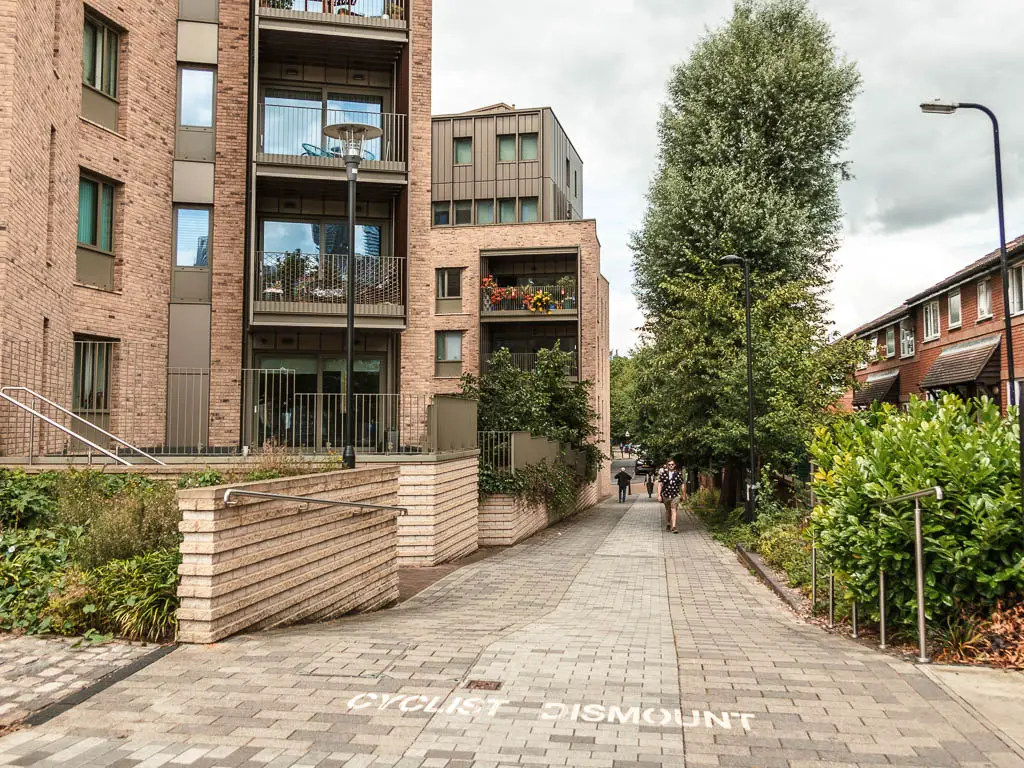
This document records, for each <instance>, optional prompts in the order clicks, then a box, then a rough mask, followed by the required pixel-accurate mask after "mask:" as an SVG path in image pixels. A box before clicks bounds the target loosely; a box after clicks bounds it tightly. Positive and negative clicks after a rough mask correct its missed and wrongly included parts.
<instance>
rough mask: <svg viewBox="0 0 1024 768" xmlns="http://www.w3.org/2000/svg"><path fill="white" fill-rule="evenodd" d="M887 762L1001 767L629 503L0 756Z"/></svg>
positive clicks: (443, 763)
mask: <svg viewBox="0 0 1024 768" xmlns="http://www.w3.org/2000/svg"><path fill="white" fill-rule="evenodd" d="M21 656H24V657H31V656H36V657H37V658H36V659H34V660H33V661H30V662H25V663H27V664H28V663H36V662H37V661H38V657H39V655H38V654H32V653H30V652H23V653H21ZM39 679H40V680H41V681H53V680H60V679H61V675H60V674H50V675H41V676H40V678H39ZM470 680H491V681H496V682H498V683H500V688H499V689H498V690H491V691H488V690H472V689H469V688H467V687H465V686H466V684H467V683H468V681H470ZM0 682H2V681H0ZM42 684H45V683H42ZM0 688H2V686H0ZM900 763H902V764H906V765H932V766H946V765H949V766H959V767H962V768H968V767H969V766H975V765H978V766H980V765H988V766H999V768H1024V759H1021V757H1020V756H1019V755H1017V754H1016V753H1015V752H1014V751H1013V749H1012V748H1011V747H1010V746H1008V743H1007V741H1006V740H1005V739H1003V738H1001V736H1000V734H998V733H996V732H994V731H993V730H992V729H991V728H990V727H989V726H988V725H987V724H986V723H983V722H980V721H978V720H977V719H976V718H975V717H974V716H972V715H971V714H970V713H968V712H967V711H966V710H964V709H963V708H962V707H961V706H960V705H959V704H958V703H957V702H956V701H954V700H952V699H950V698H949V697H948V696H947V695H946V694H945V692H944V689H942V688H941V687H940V686H936V685H935V684H934V683H933V682H932V681H931V680H929V679H928V678H927V677H926V676H925V675H923V674H922V673H921V672H920V671H919V670H918V669H917V668H916V667H914V666H913V665H910V664H906V663H903V662H901V661H897V660H894V659H892V658H891V657H887V656H882V655H880V654H877V653H874V652H873V651H871V650H870V649H868V648H865V647H863V646H860V645H857V644H855V643H852V642H849V641H847V640H845V639H844V638H842V637H838V636H834V635H828V634H826V633H823V632H821V631H820V630H819V629H817V628H816V627H813V626H810V625H808V624H805V623H803V622H801V621H800V620H799V619H798V618H796V617H795V616H793V615H792V614H791V613H789V612H788V611H787V610H786V609H785V608H784V607H783V606H782V604H781V603H780V602H778V601H777V600H776V598H775V597H774V596H773V595H772V594H771V593H770V592H769V591H768V590H766V589H765V588H764V587H763V586H762V585H761V584H759V583H758V582H756V581H755V580H754V579H753V577H751V576H750V575H749V574H748V573H747V572H746V571H745V570H744V569H743V568H742V567H741V566H740V565H739V563H738V562H737V560H736V558H735V556H734V555H733V554H732V553H730V552H729V551H727V550H726V549H724V548H723V547H721V546H720V545H718V544H716V543H715V542H714V541H713V540H712V539H711V538H710V537H709V536H708V535H707V534H706V533H705V532H704V531H703V530H702V529H700V527H699V526H698V525H697V523H696V521H695V520H694V519H693V518H692V516H690V515H688V514H684V515H683V516H682V520H681V524H680V534H679V535H671V534H666V533H665V532H664V531H663V530H662V529H661V526H660V510H659V508H658V506H657V505H656V504H654V503H650V502H647V501H637V502H635V503H633V504H632V505H630V506H626V505H621V506H620V505H617V504H606V505H602V506H599V507H597V508H595V509H593V510H591V511H589V512H587V513H584V514H582V515H580V516H578V517H577V518H575V519H574V520H572V521H570V522H568V523H567V524H564V525H559V526H556V527H555V528H552V529H549V530H547V531H544V532H542V533H540V534H538V535H537V536H535V537H534V538H532V539H530V540H529V541H527V542H525V543H523V544H521V545H520V546H518V547H515V548H512V549H510V550H505V551H502V552H499V553H497V554H494V555H492V556H490V557H488V558H486V559H484V560H481V561H478V562H474V563H471V564H469V565H467V566H465V567H463V568H460V569H458V570H455V571H453V572H451V573H449V574H447V575H446V576H445V577H444V578H442V579H440V580H439V581H437V582H435V583H433V584H432V585H430V586H429V587H427V588H426V589H425V590H423V591H422V592H420V593H419V594H417V595H416V596H415V597H413V598H411V599H410V600H408V601H407V602H405V603H403V604H401V605H400V606H399V607H397V608H393V609H391V610H387V611H382V612H379V613H375V614H368V615H362V616H353V617H348V618H345V619H342V620H340V621H337V622H332V623H328V624H321V625H314V626H304V627H297V628H291V629H283V630H275V631H272V632H265V633H261V634H257V635H246V636H241V637H236V638H232V639H229V640H226V641H224V642H222V643H218V644H217V645H214V646H209V647H195V646H193V647H183V648H181V649H179V650H178V651H176V652H175V653H174V654H172V655H170V656H168V657H166V658H164V659H161V660H160V661H158V662H156V663H155V664H153V665H151V666H150V667H147V668H145V669H143V670H142V671H140V672H138V673H136V674H135V675H133V676H132V677H131V678H129V679H128V680H125V681H122V682H121V683H118V684H116V685H115V686H113V687H111V688H110V689H108V690H106V691H104V692H102V693H100V694H98V695H97V696H95V697H93V698H92V699H90V700H89V701H87V702H85V703H83V704H81V705H79V706H77V707H75V708H73V709H72V710H70V711H69V712H67V713H66V714H64V715H62V716H61V717H59V718H57V719H55V720H53V721H51V722H49V723H47V724H46V725H44V726H41V727H39V728H36V729H32V730H30V731H23V732H18V733H14V734H12V735H9V736H8V737H6V738H4V739H2V740H0V765H29V764H31V765H38V766H40V768H47V767H48V766H58V765H60V766H67V765H69V764H74V765H76V766H83V768H89V767H90V766H106V767H109V766H118V768H120V766H125V768H159V767H160V766H194V767H195V768H219V767H220V766H223V768H241V767H244V768H285V767H286V766H291V767H292V768H335V767H336V766H347V767H348V768H359V767H360V766H365V767H371V766H372V767H375V768H379V767H383V766H391V767H392V768H428V766H437V767H438V768H458V766H473V768H501V766H519V767H520V768H521V767H522V766H529V765H536V766H573V767H574V768H575V767H577V766H578V767H579V768H615V767H616V766H623V768H625V766H634V767H646V766H665V767H666V768H668V767H669V766H672V768H675V767H676V766H694V768H701V767H703V766H709V767H710V766H748V767H749V768H753V767H754V766H759V767H760V768H769V766H783V767H784V768H798V766H810V765H815V766H830V765H831V766H843V767H844V768H856V767H857V766H868V765H878V764H890V765H892V764H900Z"/></svg>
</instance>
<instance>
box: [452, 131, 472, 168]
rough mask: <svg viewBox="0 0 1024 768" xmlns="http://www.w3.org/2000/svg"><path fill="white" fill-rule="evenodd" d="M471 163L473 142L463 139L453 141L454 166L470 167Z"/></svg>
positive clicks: (466, 138)
mask: <svg viewBox="0 0 1024 768" xmlns="http://www.w3.org/2000/svg"><path fill="white" fill-rule="evenodd" d="M472 162H473V140H472V139H471V138H469V137H468V136H467V137H463V138H458V139H455V164H456V165H470V164H471V163H472Z"/></svg>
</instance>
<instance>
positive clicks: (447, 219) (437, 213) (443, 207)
mask: <svg viewBox="0 0 1024 768" xmlns="http://www.w3.org/2000/svg"><path fill="white" fill-rule="evenodd" d="M451 216H452V212H451V205H449V204H448V202H447V201H445V202H443V203H434V226H435V227H444V226H447V225H449V224H451V223H452V219H451Z"/></svg>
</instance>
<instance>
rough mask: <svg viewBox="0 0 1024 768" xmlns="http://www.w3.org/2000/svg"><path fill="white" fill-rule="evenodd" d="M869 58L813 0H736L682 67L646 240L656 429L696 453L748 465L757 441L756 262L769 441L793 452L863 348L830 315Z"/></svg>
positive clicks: (767, 455)
mask: <svg viewBox="0 0 1024 768" xmlns="http://www.w3.org/2000/svg"><path fill="white" fill-rule="evenodd" d="M859 82H860V79H859V75H858V73H857V69H856V67H855V65H854V64H852V63H850V62H848V61H846V60H845V59H844V58H843V57H842V56H841V54H840V53H839V52H838V51H837V49H836V46H835V44H834V41H833V38H832V34H831V32H830V30H829V28H828V26H827V25H826V24H825V23H824V22H823V21H822V20H821V19H819V18H818V17H817V16H816V15H815V14H814V13H813V12H812V11H811V9H810V8H809V7H808V4H807V2H806V0H738V1H737V2H736V5H735V8H734V12H733V16H732V18H731V19H730V20H729V21H728V22H727V23H726V24H725V25H724V26H723V27H722V28H720V29H718V30H715V31H712V32H709V33H708V34H706V35H705V37H704V38H703V39H702V40H700V41H699V42H698V43H697V45H696V47H695V49H694V51H693V53H692V55H691V56H690V58H689V59H688V60H687V61H685V62H684V63H682V64H681V65H679V66H678V67H677V68H676V69H675V71H674V73H673V76H672V78H671V81H670V83H669V88H668V99H667V103H666V105H665V106H664V108H663V112H662V117H661V123H660V127H659V134H660V145H661V148H660V163H659V167H658V171H657V174H656V176H655V179H654V181H653V183H652V185H651V189H650V192H649V195H648V209H647V213H646V215H645V218H644V222H643V226H642V228H641V230H640V231H639V232H637V233H636V234H635V235H634V238H633V244H632V245H633V250H634V254H635V273H636V284H635V289H636V294H637V297H638V300H639V302H640V304H641V307H642V309H643V310H644V313H645V316H646V317H647V324H646V332H647V333H646V335H647V337H648V339H649V348H648V349H647V350H645V353H644V355H645V362H644V365H642V366H639V367H638V370H637V373H638V380H637V391H638V399H639V400H640V403H641V409H642V411H643V413H644V414H645V415H646V416H649V417H650V418H648V419H645V422H646V424H647V426H645V428H644V434H641V439H642V440H643V441H644V442H645V443H647V444H648V445H650V446H651V447H652V448H654V449H655V450H656V451H658V452H660V453H672V454H675V455H677V456H680V457H681V458H683V459H684V460H686V461H688V462H690V463H699V464H702V465H706V464H709V463H710V464H713V465H717V466H723V465H725V466H730V465H731V466H737V465H739V464H741V463H743V457H744V452H745V449H746V422H747V418H746V359H745V347H744V345H745V343H746V339H745V333H744V314H743V281H742V275H741V274H740V273H739V270H735V269H728V268H725V267H723V266H721V264H720V259H721V257H722V256H723V255H726V254H730V253H732V254H737V255H739V256H742V257H744V258H747V259H749V260H750V264H751V272H752V277H751V282H752V296H753V304H754V307H753V321H752V324H753V328H754V345H753V350H754V360H755V362H754V368H755V390H756V409H757V414H758V416H757V421H756V428H757V435H758V448H759V451H760V452H761V455H762V458H763V460H768V461H771V462H772V463H773V464H776V465H792V464H793V463H795V461H797V460H798V459H799V458H800V457H801V456H802V455H803V453H804V445H805V443H806V440H807V439H808V438H809V436H810V430H811V427H812V426H813V425H814V424H815V423H816V422H817V421H819V420H820V419H821V418H822V416H823V414H825V413H826V412H827V410H828V409H829V407H830V406H831V405H832V404H833V403H834V402H835V400H836V399H837V397H838V396H839V395H840V394H841V392H842V391H843V390H844V389H845V386H846V384H847V382H848V381H849V380H850V379H851V373H852V370H853V367H854V364H855V363H856V361H857V359H858V357H859V355H860V354H862V350H861V349H860V347H859V345H857V344H853V343H849V342H845V341H837V340H836V339H835V338H833V337H832V336H831V335H830V333H829V331H828V322H827V317H826V315H827V312H828V309H829V307H828V305H827V303H826V301H825V299H824V292H825V290H826V288H827V287H828V284H829V280H830V277H831V274H832V271H833V264H832V256H833V254H834V253H835V251H836V249H837V248H838V245H839V233H840V230H841V225H842V209H841V206H840V202H839V183H840V181H841V180H843V179H845V178H848V173H847V168H846V165H845V163H843V162H842V161H841V159H840V154H841V152H842V150H843V148H844V147H845V144H846V141H847V139H848V138H849V135H850V132H851V130H852V127H853V121H852V117H851V109H852V104H853V100H854V98H855V96H856V93H857V91H858V88H859Z"/></svg>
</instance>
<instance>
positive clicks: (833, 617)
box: [828, 569, 836, 629]
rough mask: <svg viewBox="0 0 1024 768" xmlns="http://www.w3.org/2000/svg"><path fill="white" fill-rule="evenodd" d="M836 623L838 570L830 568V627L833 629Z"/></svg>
mask: <svg viewBox="0 0 1024 768" xmlns="http://www.w3.org/2000/svg"><path fill="white" fill-rule="evenodd" d="M835 625H836V572H835V571H834V570H832V569H829V572H828V627H829V629H832V628H833V627H835Z"/></svg>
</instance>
